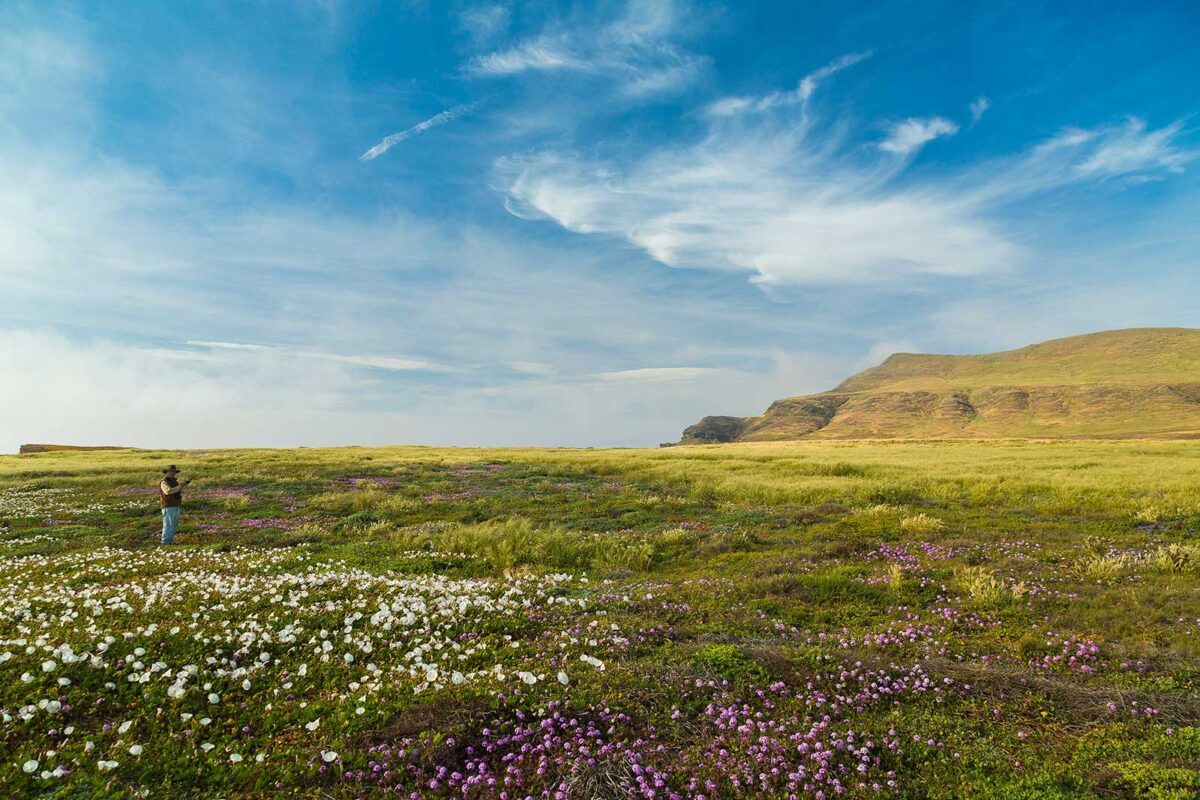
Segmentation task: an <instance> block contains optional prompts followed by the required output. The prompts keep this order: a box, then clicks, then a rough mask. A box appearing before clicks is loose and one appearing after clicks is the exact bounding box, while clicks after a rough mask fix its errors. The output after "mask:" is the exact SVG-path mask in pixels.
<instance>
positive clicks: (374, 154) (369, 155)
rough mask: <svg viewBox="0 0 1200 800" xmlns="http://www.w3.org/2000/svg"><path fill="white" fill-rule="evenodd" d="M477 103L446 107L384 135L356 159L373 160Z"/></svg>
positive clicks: (457, 115)
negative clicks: (413, 123)
mask: <svg viewBox="0 0 1200 800" xmlns="http://www.w3.org/2000/svg"><path fill="white" fill-rule="evenodd" d="M478 105H479V103H466V104H464V105H461V106H455V107H454V108H449V109H446V110H445V111H443V112H441V113H440V114H434V115H433V116H432V117H430V118H429V119H427V120H425V121H424V122H418V123H417V124H416V125H413V126H412V127H411V128H408V129H406V130H402V131H400V132H399V133H393V134H392V135H391V136H387V137H384V139H383V140H382V141H381V142H379V144H377V145H375V146H374V147H372V148H371V149H370V150H368V151H367V152H365V153H363V154H362V155H361V156H359V157H358V160H359V161H362V162H364V163H365V162H367V161H373V160H374V159H376V158H379V157H380V156H381V155H383V154H384V153H386V152H387V151H388V150H391V149H392V148H393V147H395V146H396V145H398V144H400V143H401V142H403V141H404V140H406V139H411V138H412V137H414V136H416V135H417V134H419V133H424V132H425V131H427V130H429V129H430V128H437V127H440V126H442V125H445V124H447V123H450V122H453V121H454V120H456V119H458V118H459V117H462V116H465V115H467V114H469V113H471V112H472V111H474V110H475V108H476V107H477V106H478Z"/></svg>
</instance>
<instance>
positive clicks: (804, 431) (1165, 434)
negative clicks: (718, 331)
mask: <svg viewBox="0 0 1200 800" xmlns="http://www.w3.org/2000/svg"><path fill="white" fill-rule="evenodd" d="M806 437H811V438H829V439H857V438H935V437H949V438H1042V437H1047V438H1134V437H1142V438H1145V437H1149V438H1195V437H1200V330H1194V329H1188V328H1140V329H1130V330H1122V331H1106V332H1103V333H1093V334H1088V335H1085V336H1073V337H1070V338H1067V339H1056V340H1053V341H1049V342H1043V343H1041V344H1036V345H1031V346H1029V347H1023V348H1020V349H1018V350H1009V351H1005V352H1001V353H989V354H985V355H966V356H948V355H921V354H914V353H897V354H895V355H893V356H890V357H889V358H888V359H887V360H885V361H884V362H883V363H882V364H880V365H879V366H877V367H872V368H870V369H867V370H864V371H863V372H860V373H858V374H857V375H854V376H852V377H850V378H848V379H846V380H845V381H843V382H842V383H841V384H840V385H839V386H838V387H837V388H835V389H833V390H832V391H829V392H824V393H821V394H817V395H809V396H805V397H793V398H788V399H786V400H781V401H778V402H776V403H774V404H772V406H771V407H770V408H769V409H768V410H767V411H766V412H765V413H764V414H763V415H762V416H760V417H744V418H737V417H706V418H705V419H704V420H702V421H701V422H700V423H698V424H697V425H693V426H692V427H690V428H688V429H687V430H686V431H685V432H684V437H683V441H684V443H703V442H713V441H775V440H790V439H797V438H806Z"/></svg>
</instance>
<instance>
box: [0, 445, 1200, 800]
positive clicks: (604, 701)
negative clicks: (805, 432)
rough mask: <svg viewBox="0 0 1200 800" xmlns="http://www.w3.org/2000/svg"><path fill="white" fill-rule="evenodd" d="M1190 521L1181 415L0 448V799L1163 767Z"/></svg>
mask: <svg viewBox="0 0 1200 800" xmlns="http://www.w3.org/2000/svg"><path fill="white" fill-rule="evenodd" d="M166 463H178V464H179V465H180V466H181V468H182V469H183V476H184V477H190V478H193V479H194V481H195V482H194V483H192V484H191V485H190V486H188V488H187V490H186V491H185V502H184V509H183V524H182V527H181V531H180V535H179V539H178V544H177V545H175V546H172V547H170V548H165V547H161V546H160V545H159V544H158V531H159V527H160V519H159V511H158V507H157V498H156V494H155V492H156V488H155V487H156V484H157V480H158V478H159V471H160V470H161V468H162V467H163V466H164V465H165V464H166ZM1198 531H1200V444H1197V443H1195V442H1192V443H1188V442H1137V441H1122V442H1028V441H996V442H949V441H942V442H937V441H930V442H815V441H814V442H801V443H796V444H786V445H785V444H763V445H754V444H741V445H727V446H712V447H679V448H668V449H662V450H545V449H505V450H473V449H435V448H417V447H395V448H337V449H295V450H212V451H205V452H200V451H170V452H166V451H132V450H130V451H95V452H48V453H39V454H34V455H22V456H3V457H0V797H6V798H7V797H13V798H19V797H53V798H93V797H96V798H110V797H111V798H123V797H155V798H158V797H188V798H201V797H203V798H208V797H212V798H218V797H219V798H255V797H322V798H356V797H405V798H423V797H447V798H448V797H466V798H505V799H506V800H515V799H516V798H526V797H533V798H543V797H545V798H556V800H566V799H567V798H571V799H577V798H623V797H639V798H707V799H708V800H712V799H714V798H733V797H742V798H759V797H763V798H788V797H817V798H834V797H851V798H857V797H902V798H960V797H982V798H1064V799H1065V798H1146V799H1147V800H1151V799H1153V800H1167V799H1172V800H1175V799H1178V800H1183V799H1184V798H1193V797H1200V539H1198V538H1197V535H1198Z"/></svg>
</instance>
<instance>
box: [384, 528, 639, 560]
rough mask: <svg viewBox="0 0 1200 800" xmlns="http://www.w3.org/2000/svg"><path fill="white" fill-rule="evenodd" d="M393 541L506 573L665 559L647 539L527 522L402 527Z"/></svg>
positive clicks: (391, 536)
mask: <svg viewBox="0 0 1200 800" xmlns="http://www.w3.org/2000/svg"><path fill="white" fill-rule="evenodd" d="M389 538H390V539H391V540H392V542H393V543H394V544H396V545H399V546H401V547H403V548H406V549H411V550H420V549H432V550H438V551H441V552H450V553H463V554H467V555H476V556H479V557H480V558H484V559H486V560H487V561H488V562H489V563H490V564H491V565H492V566H493V567H495V568H497V569H502V570H508V569H512V568H514V567H521V566H531V567H542V568H552V569H599V570H603V571H615V570H620V571H639V570H644V569H647V568H649V567H650V566H651V565H652V564H653V563H654V562H655V561H656V560H657V557H658V555H659V553H658V551H657V549H656V548H655V546H654V544H653V543H652V542H651V541H649V540H648V539H647V538H646V537H633V536H627V535H623V534H616V533H589V532H582V531H573V530H570V529H568V528H564V527H562V526H559V525H548V526H544V527H535V526H534V525H533V523H532V522H530V521H529V520H528V519H524V518H517V519H508V520H490V521H488V522H481V523H478V524H458V525H453V526H450V527H445V528H442V527H437V528H422V527H414V528H401V529H399V530H396V531H393V532H392V533H391V534H390V535H389Z"/></svg>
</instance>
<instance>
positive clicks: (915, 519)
mask: <svg viewBox="0 0 1200 800" xmlns="http://www.w3.org/2000/svg"><path fill="white" fill-rule="evenodd" d="M945 528H946V523H945V522H942V521H941V520H940V519H938V518H937V517H933V516H930V515H929V514H926V513H925V512H923V511H922V512H921V513H919V514H914V515H913V516H911V517H903V518H901V520H900V530H902V531H904V532H905V533H937V532H938V531H941V530H944V529H945Z"/></svg>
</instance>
